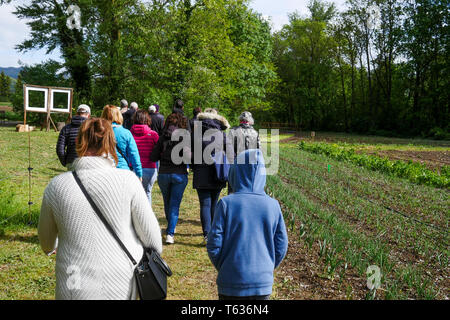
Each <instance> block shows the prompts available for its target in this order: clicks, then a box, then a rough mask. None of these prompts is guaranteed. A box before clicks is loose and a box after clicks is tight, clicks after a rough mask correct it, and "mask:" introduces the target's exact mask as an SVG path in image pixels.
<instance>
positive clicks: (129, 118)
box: [123, 102, 139, 130]
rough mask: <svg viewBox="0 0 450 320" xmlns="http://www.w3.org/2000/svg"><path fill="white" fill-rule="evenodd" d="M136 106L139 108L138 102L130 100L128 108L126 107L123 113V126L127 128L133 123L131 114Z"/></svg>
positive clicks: (135, 109)
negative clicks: (126, 109)
mask: <svg viewBox="0 0 450 320" xmlns="http://www.w3.org/2000/svg"><path fill="white" fill-rule="evenodd" d="M138 108H139V106H138V104H137V103H136V102H132V103H131V104H130V109H128V111H127V112H125V113H123V127H124V128H125V129H128V130H130V129H131V126H132V125H133V123H132V119H133V115H134V114H135V112H136V111H137V109H138Z"/></svg>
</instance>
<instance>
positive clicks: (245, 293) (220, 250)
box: [206, 149, 288, 300]
mask: <svg viewBox="0 0 450 320" xmlns="http://www.w3.org/2000/svg"><path fill="white" fill-rule="evenodd" d="M229 182H230V184H231V186H232V188H233V190H234V191H235V193H233V194H231V195H229V196H226V197H224V198H222V199H221V200H220V201H219V202H218V203H217V206H216V210H215V215H214V220H213V223H212V226H211V231H210V232H209V234H208V241H207V244H206V247H207V250H208V255H209V258H210V260H211V262H212V263H213V264H214V266H215V267H216V269H217V270H218V277H217V286H218V291H219V299H221V300H230V299H242V300H246V299H248V300H257V299H260V300H268V299H269V297H270V295H271V294H272V286H273V271H274V269H275V268H277V267H278V265H279V264H280V263H281V261H282V260H283V258H284V256H285V255H286V251H287V246H288V238H287V232H286V226H285V224H284V219H283V215H282V213H281V208H280V205H279V203H278V201H277V200H275V199H273V198H271V197H269V196H268V195H267V194H266V193H265V191H264V187H265V185H266V168H265V165H264V158H263V155H262V152H261V151H260V150H256V149H252V150H246V151H244V152H242V153H241V154H239V155H238V156H237V158H236V160H235V162H234V164H233V165H232V166H231V168H230V173H229Z"/></svg>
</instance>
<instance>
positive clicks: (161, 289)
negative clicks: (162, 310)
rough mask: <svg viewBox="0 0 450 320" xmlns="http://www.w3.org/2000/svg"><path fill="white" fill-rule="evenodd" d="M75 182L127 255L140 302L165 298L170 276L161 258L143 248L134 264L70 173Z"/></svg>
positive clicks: (75, 176) (77, 180)
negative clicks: (133, 267)
mask: <svg viewBox="0 0 450 320" xmlns="http://www.w3.org/2000/svg"><path fill="white" fill-rule="evenodd" d="M72 174H73V176H74V178H75V181H76V182H77V184H78V185H79V186H80V189H81V191H82V192H83V194H84V195H85V197H86V198H87V200H88V202H89V204H90V205H91V206H92V209H94V211H95V213H96V214H97V215H98V217H99V218H100V220H101V221H102V222H103V224H104V225H105V227H106V229H108V231H109V232H110V233H111V234H112V236H113V237H114V239H116V241H117V242H118V243H119V245H120V247H121V248H122V249H123V251H124V252H125V253H126V254H127V256H128V258H129V259H130V260H131V262H132V263H133V265H134V266H136V268H135V269H134V277H135V279H136V283H137V287H138V291H139V296H140V298H141V300H163V299H165V298H166V297H167V277H168V276H169V277H170V276H171V275H172V271H171V270H170V268H169V266H168V265H167V263H166V262H165V261H164V260H163V258H161V256H160V255H159V254H158V252H156V251H155V250H153V249H149V248H144V255H143V256H142V259H141V261H140V262H139V264H137V263H136V260H134V258H133V256H132V255H131V253H130V252H129V251H128V250H127V248H126V247H125V245H124V244H123V242H122V241H121V240H120V239H119V237H118V236H117V234H116V233H115V232H114V230H113V228H112V227H111V225H110V224H109V223H108V221H107V220H106V219H105V217H104V216H103V214H102V213H101V211H100V210H99V208H98V207H97V205H96V204H95V203H94V201H93V200H92V198H91V197H90V195H89V194H88V192H87V190H86V188H85V187H84V185H83V184H82V183H81V180H80V178H79V177H78V175H77V173H76V172H75V171H72Z"/></svg>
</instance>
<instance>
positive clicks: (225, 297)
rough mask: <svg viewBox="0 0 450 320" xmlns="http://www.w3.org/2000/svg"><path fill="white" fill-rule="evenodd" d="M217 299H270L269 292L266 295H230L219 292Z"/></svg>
mask: <svg viewBox="0 0 450 320" xmlns="http://www.w3.org/2000/svg"><path fill="white" fill-rule="evenodd" d="M219 300H270V294H269V295H267V296H248V297H232V296H224V295H223V294H219Z"/></svg>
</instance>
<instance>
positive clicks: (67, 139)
mask: <svg viewBox="0 0 450 320" xmlns="http://www.w3.org/2000/svg"><path fill="white" fill-rule="evenodd" d="M90 116H91V108H90V107H89V106H88V105H85V104H82V105H80V106H79V107H78V108H77V115H76V116H74V117H73V118H72V121H71V122H70V124H68V125H66V126H65V127H64V128H62V130H61V132H60V133H59V137H58V142H57V143H56V154H57V155H58V158H59V162H61V164H62V165H63V166H65V167H67V168H68V169H69V170H70V169H71V166H72V163H73V161H74V160H75V159H76V158H78V155H77V151H76V150H75V143H76V139H77V136H78V131H79V130H80V126H81V124H82V123H83V122H84V121H85V120H86V119H88V118H89V117H90Z"/></svg>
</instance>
